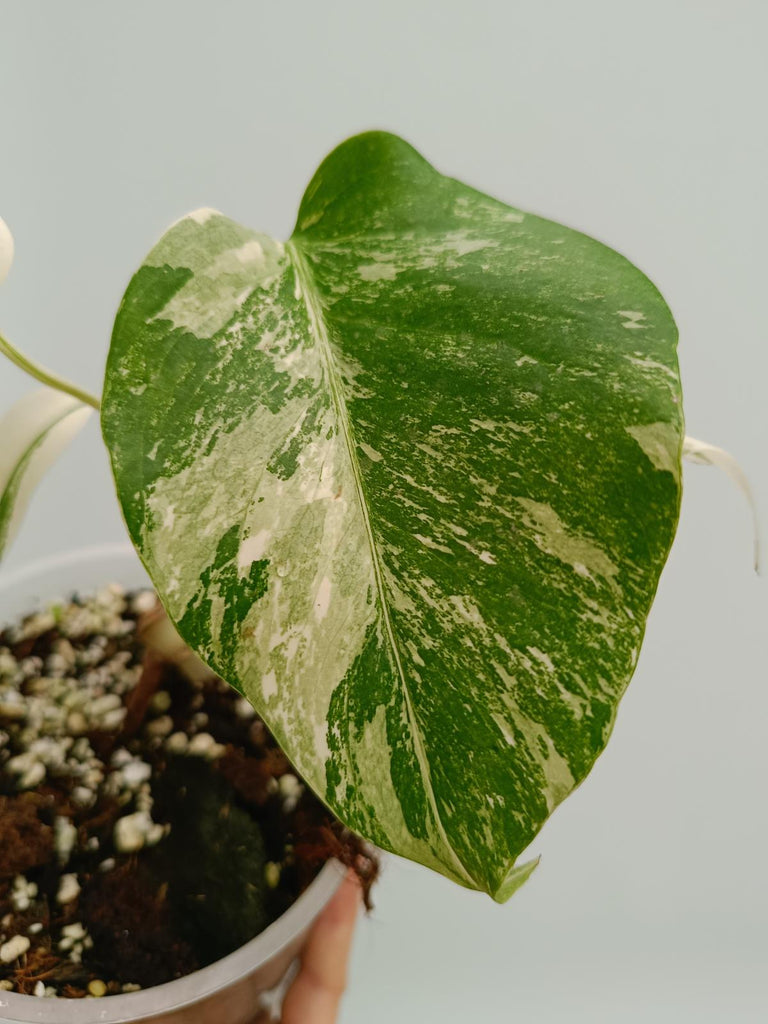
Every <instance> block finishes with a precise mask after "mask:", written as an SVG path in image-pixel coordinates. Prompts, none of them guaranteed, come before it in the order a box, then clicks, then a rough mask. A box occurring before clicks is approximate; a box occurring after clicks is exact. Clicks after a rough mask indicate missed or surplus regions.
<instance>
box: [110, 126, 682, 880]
mask: <svg viewBox="0 0 768 1024" xmlns="http://www.w3.org/2000/svg"><path fill="white" fill-rule="evenodd" d="M675 341H676V329H675V325H674V322H673V320H672V317H671V315H670V313H669V310H668V309H667V307H666V305H665V303H664V302H663V300H662V298H661V297H660V295H659V293H658V292H657V291H656V289H655V288H654V286H653V285H652V284H651V283H650V282H649V281H648V280H647V279H646V278H645V277H644V276H643V274H641V273H640V271H638V270H637V269H636V268H635V267H633V266H632V265H631V264H630V263H628V262H627V261H626V260H625V259H624V258H623V257H621V256H619V255H618V254H617V253H615V252H613V251H612V250H610V249H608V248H606V247H605V246H603V245H601V244H600V243H598V242H596V241H594V240H592V239H590V238H587V237H585V236H584V235H581V234H579V233H577V232H575V231H571V230H568V229H567V228H564V227H561V226H560V225H558V224H553V223H551V222H549V221H546V220H542V219H541V218H538V217H534V216H531V215H529V214H524V213H521V212H520V211H518V210H515V209H512V208H510V207H509V206H506V205H504V204H503V203H500V202H498V201H496V200H494V199H491V198H489V197H488V196H485V195H482V194H481V193H479V192H476V191H474V190H473V189H471V188H469V187H467V186H466V185H463V184H461V183H460V182H457V181H455V180H453V179H451V178H446V177H443V176H442V175H440V174H439V173H438V172H437V171H435V169H434V168H433V167H431V166H430V165H429V164H428V163H427V162H426V161H425V160H424V159H423V158H422V157H421V156H419V155H418V153H416V152H415V151H414V150H413V149H412V148H411V147H410V146H409V145H407V144H406V143H405V142H403V141H402V140H401V139H398V138H396V137H394V136H392V135H387V134H383V133H370V134H366V135H362V136H359V137H357V138H353V139H351V140H349V141H348V142H346V143H344V144H343V145H342V146H340V147H339V148H338V149H337V150H335V151H334V152H333V153H332V154H331V155H330V156H329V157H328V158H327V159H326V160H325V162H324V163H323V164H322V166H321V167H320V169H319V170H318V172H317V174H316V175H315V177H314V178H313V180H312V182H311V184H310V185H309V188H308V189H307V192H306V194H305V196H304V200H303V202H302V204H301V209H300V212H299V218H298V225H297V228H296V231H295V233H294V235H293V237H292V239H291V241H290V242H289V243H288V244H287V245H286V246H283V245H281V244H280V243H279V242H277V241H273V240H272V239H270V238H267V237H265V236H263V235H260V234H257V233H255V232H253V231H250V230H248V229H246V228H243V227H240V226H239V225H238V224H235V223H233V222H232V221H231V220H228V219H227V218H226V217H223V216H222V215H220V214H218V213H216V212H214V211H211V210H203V211H198V212H197V213H193V214H191V215H190V216H189V217H187V218H185V219H183V220H181V221H179V222H178V223H177V224H176V225H174V226H173V227H172V228H171V229H170V231H169V232H168V233H167V234H166V235H165V236H164V238H163V239H162V240H161V242H160V243H159V244H158V245H157V247H156V248H155V249H153V250H152V252H151V253H150V255H149V257H148V258H147V260H146V262H145V264H144V265H143V267H142V268H141V269H140V270H139V272H138V273H137V274H136V276H135V278H134V279H133V281H132V282H131V284H130V287H129V288H128V291H127V293H126V296H125V298H124V300H123V303H122V306H121V308H120V311H119V314H118V317H117V322H116V325H115V331H114V336H113V340H112V348H111V352H110V356H109V363H108V368H107V376H106V392H105V397H104V403H103V429H104V436H105V439H106V442H107V444H108V446H109V449H110V451H111V457H112V464H113V468H114V473H115V478H116V481H117V488H118V493H119V496H120V501H121V503H122V506H123V510H124V514H125V518H126V521H127V524H128V527H129V529H130V532H131V535H132V537H133V539H134V542H135V543H136V546H137V548H138V550H139V551H140V553H141V555H142V558H143V559H144V561H145V563H146V565H147V568H148V569H149V572H150V573H151V575H152V578H153V580H154V581H155V583H156V585H157V587H158V589H159V591H160V594H161V597H162V599H163V601H164V603H165V605H166V607H167V608H168V611H169V613H170V615H171V617H172V618H173V620H174V621H175V622H176V623H177V625H178V628H179V630H180V632H181V634H182V635H183V636H184V637H185V639H186V640H187V641H188V642H189V643H190V644H191V645H192V646H193V647H195V648H196V649H197V651H198V652H199V653H200V654H201V656H202V657H203V658H204V659H205V660H206V661H207V662H209V663H210V664H211V665H212V666H213V667H214V668H215V669H216V670H217V671H218V672H219V673H221V675H223V676H224V677H225V678H226V679H228V680H229V682H230V683H232V685H233V686H236V687H237V688H238V689H240V690H242V692H244V693H245V694H246V695H247V696H248V698H249V699H250V700H251V701H252V702H253V703H254V705H255V706H256V707H257V708H258V709H259V710H260V711H261V712H262V714H263V715H264V717H265V718H266V720H267V722H268V723H269V724H270V726H271V727H272V729H273V730H274V732H275V733H276V735H277V737H278V739H279V741H280V742H281V743H282V744H283V746H284V747H285V749H286V751H287V752H288V754H289V755H290V757H291V758H292V759H293V761H294V762H295V764H296V766H297V768H298V769H299V771H300V772H301V773H302V775H303V776H304V777H305V778H306V779H307V781H308V782H309V783H310V784H311V786H312V787H313V788H314V789H315V790H316V791H317V792H318V793H319V794H320V796H321V797H322V798H323V799H324V800H325V801H326V802H327V803H328V805H329V806H330V807H331V808H332V809H333V810H334V811H335V812H336V814H337V815H338V816H339V817H340V818H341V819H342V820H343V821H345V822H346V823H347V824H349V825H350V826H351V827H352V828H354V829H355V830H357V831H358V832H360V833H362V834H363V835H364V836H367V837H368V838H370V839H371V840H373V841H375V842H376V843H378V844H379V845H380V846H382V847H385V848H387V849H390V850H394V851H396V852H397V853H399V854H402V855H404V856H406V857H410V858H412V859H414V860H417V861H420V862H422V863H424V864H427V865H429V866H431V867H433V868H435V869H437V870H438V871H441V872H443V873H444V874H445V875H448V876H449V877H451V878H453V879H455V880H456V881H458V882H460V883H462V884H464V885H467V886H471V887H475V888H479V889H484V890H486V891H488V892H489V893H491V894H492V895H493V896H494V897H495V898H497V899H506V898H507V897H508V896H509V895H511V893H512V892H513V891H514V889H515V888H517V886H518V885H519V884H521V883H522V881H524V880H525V878H526V877H527V876H528V874H530V871H531V870H532V869H533V866H534V864H533V863H529V864H524V865H523V866H522V867H515V861H516V859H517V857H518V855H519V854H520V853H521V852H522V851H523V850H524V849H525V847H526V846H527V845H528V844H529V843H530V841H531V839H532V838H533V837H534V836H535V835H536V833H537V832H538V830H539V829H540V828H541V826H542V824H543V822H544V821H545V820H546V818H547V817H548V815H549V814H551V812H552V811H553V810H554V808H555V807H556V806H557V804H558V803H559V802H560V801H561V800H562V799H563V798H564V797H565V796H566V795H567V794H568V793H569V792H570V791H571V790H572V789H573V788H574V786H576V785H577V784H578V783H579V782H580V780H581V779H583V778H584V776H585V775H586V774H587V772H588V771H589V769H590V767H591V766H592V764H593V762H594V760H595V758H596V757H597V755H598V754H599V753H600V751H601V750H602V749H603V747H604V745H605V742H606V740H607V738H608V735H609V733H610V730H611V726H612V723H613V719H614V715H615V712H616V707H617V703H618V700H619V698H620V696H621V694H622V693H623V691H624V689H625V687H626V685H627V682H628V680H629V678H630V676H631V674H632V671H633V669H634V666H635V662H636V660H637V655H638V650H639V647H640V643H641V640H642V635H643V630H644V626H645V619H646V615H647V613H648V609H649V606H650V604H651V601H652V598H653V595H654V591H655V589H656V585H657V582H658V578H659V573H660V572H661V569H662V566H663V564H664V560H665V558H666V555H667V552H668V549H669V546H670V544H671V541H672V538H673V535H674V532H675V527H676V523H677V517H678V506H679V498H680V474H679V467H680V447H681V440H682V412H681V405H680V385H679V378H678V370H677V363H676V358H675Z"/></svg>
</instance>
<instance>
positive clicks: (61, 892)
mask: <svg viewBox="0 0 768 1024" xmlns="http://www.w3.org/2000/svg"><path fill="white" fill-rule="evenodd" d="M79 895H80V883H79V882H78V880H77V875H62V876H61V878H60V879H59V889H58V892H57V893H56V902H57V903H61V904H66V903H71V902H72V900H75V899H77V897H78V896H79Z"/></svg>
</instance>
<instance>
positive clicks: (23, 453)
mask: <svg viewBox="0 0 768 1024" xmlns="http://www.w3.org/2000/svg"><path fill="white" fill-rule="evenodd" d="M91 412H92V410H91V409H89V408H88V406H86V405H84V404H83V403H82V402H78V401H77V399H75V398H72V397H71V396H70V395H64V394H62V393H61V392H60V391H55V390H54V389H53V388H42V389H41V390H39V391H34V392H32V394H29V395H25V397H24V398H22V399H21V400H20V401H18V402H17V403H16V404H15V405H14V406H13V407H12V408H11V409H10V410H9V412H7V413H6V414H5V416H3V417H2V419H0V556H2V554H3V552H4V550H5V549H6V548H7V546H8V544H9V543H10V542H11V540H12V539H13V537H14V535H15V533H16V531H17V529H18V527H19V524H20V522H21V519H22V516H23V515H24V511H25V510H26V507H27V505H28V504H29V501H30V498H31V497H32V493H33V491H34V489H35V487H36V486H37V484H38V482H39V480H40V479H41V477H42V476H43V475H44V474H45V472H46V471H47V470H48V468H49V467H50V466H51V465H52V464H53V463H54V462H55V461H56V459H57V458H58V457H59V455H60V454H61V453H62V452H63V451H64V449H65V448H66V447H67V445H68V444H69V442H70V441H71V440H72V439H73V438H74V436H75V435H76V434H77V433H78V431H79V430H80V429H81V428H82V427H83V425H84V424H85V421H86V420H87V419H88V417H89V416H90V414H91Z"/></svg>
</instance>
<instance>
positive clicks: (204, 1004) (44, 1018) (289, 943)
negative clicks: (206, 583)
mask: <svg viewBox="0 0 768 1024" xmlns="http://www.w3.org/2000/svg"><path fill="white" fill-rule="evenodd" d="M107 583H121V584H122V585H123V586H125V587H126V588H139V587H143V586H147V585H149V580H148V578H147V575H146V573H145V571H144V569H143V568H142V566H141V564H140V562H139V560H138V558H137V556H136V554H135V552H134V551H133V549H132V548H131V547H130V546H128V545H108V546H104V547H97V548H86V549H84V550H81V551H75V552H71V553H69V554H66V555H63V556H59V557H57V558H51V559H47V560H45V561H40V562H36V563H34V564H32V565H30V566H28V567H27V568H25V569H23V570H21V571H18V572H13V573H2V572H0V623H2V624H3V625H6V624H8V623H11V622H13V621H15V620H16V619H18V618H19V616H21V615H24V614H26V613H27V612H30V611H35V610H37V609H38V608H40V607H42V606H44V605H46V604H48V603H51V602H53V601H56V600H57V599H61V598H67V597H69V596H71V595H72V594H73V593H76V592H78V591H79V592H80V593H81V594H84V595H85V594H90V593H93V592H94V591H96V590H98V589H99V588H100V587H102V586H104V585H105V584H107ZM0 827H2V822H0ZM343 877H344V869H343V868H342V867H341V865H339V864H338V863H337V862H335V861H330V862H329V863H328V864H326V865H325V867H324V868H323V869H322V871H321V872H320V874H319V875H318V876H317V878H316V879H315V880H314V882H312V884H311V885H310V886H309V888H308V889H307V890H306V891H305V892H304V893H303V894H302V895H301V896H300V897H299V898H298V899H297V900H296V902H295V903H294V904H293V906H291V907H290V908H289V910H288V911H286V913H285V914H283V916H282V917H280V918H279V919H278V920H277V921H275V922H274V923H273V924H271V925H270V926H269V927H268V928H266V929H265V930H264V931H263V932H261V934H260V935H257V936H256V938H255V939H251V941H250V942H247V943H246V944H245V945H244V946H242V947H241V948H240V949H238V950H236V951H235V952H234V953H230V955H229V956H226V957H224V958H223V959H222V960H218V961H217V962H216V963H214V964H211V965H210V966H209V967H204V968H203V969H202V970H200V971H195V972H194V973H193V974H188V975H187V976H186V977H184V978H180V979H179V980H178V981H171V982H168V983H167V984H165V985H158V986H156V987H155V988H148V989H143V990H142V991H140V992H131V993H127V994H125V995H119V996H105V997H103V998H101V999H64V998H58V999H41V998H37V997H35V996H22V995H18V994H16V993H13V992H0V1022H2V1024H33V1022H34V1024H128V1022H133V1021H142V1022H144V1024H151V1022H158V1024H159V1022H160V1021H162V1022H164V1024H165V1022H169V1024H170V1022H173V1024H248V1022H250V1021H252V1020H253V1019H254V1018H255V1017H256V1015H257V1013H258V1009H259V997H260V995H262V994H263V993H265V992H268V991H270V990H271V989H273V988H275V986H277V985H278V984H279V982H280V981H281V980H282V979H283V977H284V976H285V973H286V971H287V969H288V967H289V966H290V964H291V962H292V961H293V960H294V959H295V957H296V956H297V955H298V954H299V953H300V951H301V949H302V947H303V945H304V942H305V940H306V936H307V933H308V931H309V928H310V925H311V924H312V922H313V921H314V919H315V918H316V917H317V915H318V914H319V913H320V911H321V910H322V909H323V907H325V905H326V904H327V903H328V902H329V901H330V899H331V897H332V896H333V895H334V893H335V892H336V890H337V889H338V888H339V886H340V884H341V882H342V880H343Z"/></svg>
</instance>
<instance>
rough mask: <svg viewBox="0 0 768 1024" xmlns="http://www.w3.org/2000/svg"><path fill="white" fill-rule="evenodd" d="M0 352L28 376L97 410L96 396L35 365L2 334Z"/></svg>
mask: <svg viewBox="0 0 768 1024" xmlns="http://www.w3.org/2000/svg"><path fill="white" fill-rule="evenodd" d="M0 353H2V354H3V355H4V356H7V357H8V358H9V359H10V361H11V362H12V363H15V364H16V365H17V366H18V367H20V368H21V369H22V370H24V371H25V372H26V373H28V374H29V375H30V377H34V378H35V379H36V380H39V381H40V382H41V383H42V384H47V385H48V387H50V388H56V390H57V391H63V392H65V394H67V395H72V397H73V398H77V399H78V400H79V401H81V402H84V403H85V404H86V405H92V406H93V408H94V409H96V410H97V411H98V410H99V408H100V403H99V400H98V398H95V397H94V396H93V395H89V394H88V392H87V391H83V390H81V389H80V388H79V387H77V385H76V384H70V383H69V381H66V380H62V379H61V377H57V376H56V375H55V374H53V373H50V372H49V371H48V370H44V369H43V367H42V366H36V365H35V364H34V363H33V362H31V360H29V359H27V357H26V356H23V355H22V354H21V352H19V351H18V350H17V349H15V348H14V347H13V345H11V343H10V342H9V341H8V340H7V339H6V338H5V337H3V335H2V334H0Z"/></svg>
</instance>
